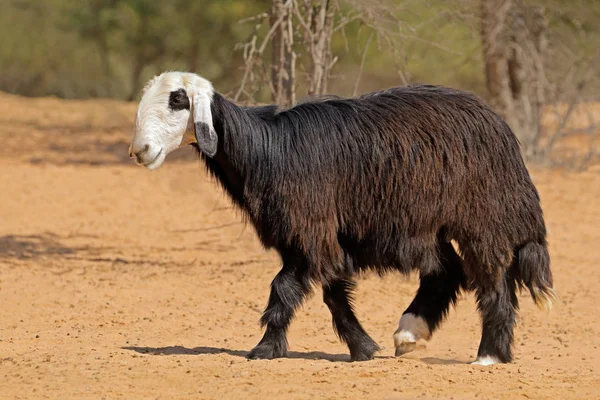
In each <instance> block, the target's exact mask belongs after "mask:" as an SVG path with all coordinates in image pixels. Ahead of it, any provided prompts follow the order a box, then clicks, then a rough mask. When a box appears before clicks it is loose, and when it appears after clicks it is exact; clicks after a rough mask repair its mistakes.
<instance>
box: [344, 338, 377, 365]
mask: <svg viewBox="0 0 600 400" xmlns="http://www.w3.org/2000/svg"><path fill="white" fill-rule="evenodd" d="M349 347H350V361H352V362H354V361H369V360H372V359H373V358H374V356H375V353H377V352H378V351H379V350H380V349H379V346H378V345H377V343H375V342H374V341H373V339H371V338H370V337H368V336H366V337H364V338H363V339H362V340H361V341H359V342H358V343H357V344H354V345H353V346H349Z"/></svg>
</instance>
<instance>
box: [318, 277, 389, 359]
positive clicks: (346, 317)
mask: <svg viewBox="0 0 600 400" xmlns="http://www.w3.org/2000/svg"><path fill="white" fill-rule="evenodd" d="M353 289H354V282H352V281H350V280H345V279H340V280H335V281H333V282H331V283H329V284H326V285H324V286H323V301H324V302H325V304H327V307H329V310H330V311H331V315H332V317H333V327H334V329H335V331H336V333H337V335H338V336H339V337H340V339H341V340H342V341H343V342H344V343H346V344H347V345H348V348H349V349H350V360H351V361H366V360H371V359H372V358H373V355H374V354H375V352H376V351H378V350H379V346H377V343H375V342H374V341H373V339H371V337H370V336H369V335H368V334H367V332H365V330H364V329H363V327H362V326H361V325H360V322H358V319H356V316H355V315H354V311H353V310H352V304H351V301H352V300H351V298H352V290H353Z"/></svg>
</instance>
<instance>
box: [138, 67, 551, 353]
mask: <svg viewBox="0 0 600 400" xmlns="http://www.w3.org/2000/svg"><path fill="white" fill-rule="evenodd" d="M190 143H191V144H192V145H193V146H195V147H196V148H197V149H198V150H199V152H200V153H201V155H202V159H203V160H204V161H205V163H206V166H207V168H208V171H209V172H210V173H211V174H212V175H213V176H215V177H216V178H217V180H218V181H219V182H220V183H221V185H222V186H223V187H224V189H225V190H226V192H227V193H228V194H229V195H230V197H231V198H232V200H233V202H234V203H235V204H236V205H237V206H238V207H239V208H240V209H241V210H242V211H243V212H244V214H245V215H246V216H247V217H248V219H249V220H250V221H251V222H252V225H253V226H254V227H255V229H256V232H257V234H258V237H259V238H260V240H261V242H262V244H263V245H264V246H265V248H275V249H276V250H277V251H278V252H279V254H280V255H281V259H282V262H283V267H282V269H281V271H280V272H279V273H278V274H277V276H276V277H275V279H274V280H273V282H272V284H271V294H270V297H269V302H268V305H267V308H266V310H265V312H264V314H263V316H262V318H261V323H262V325H263V326H265V327H266V331H265V334H264V337H263V338H262V340H261V341H260V343H259V344H258V345H257V346H256V347H255V348H254V349H253V350H252V351H251V352H250V353H249V355H248V357H249V358H266V359H271V358H276V357H284V356H285V355H286V351H287V339H286V331H287V328H288V326H289V323H290V321H291V320H292V318H293V315H294V311H295V309H296V308H297V307H298V306H299V305H300V304H301V303H302V301H303V299H304V298H305V296H306V295H307V294H308V293H309V292H310V291H311V286H312V285H313V284H319V285H321V286H322V288H323V298H324V301H325V303H326V304H327V306H328V307H329V309H330V310H331V313H332V315H333V323H334V327H335V330H336V332H337V334H338V335H339V337H340V338H341V340H343V341H344V342H345V343H346V344H347V345H348V347H349V349H350V354H351V359H352V360H355V361H359V360H368V359H371V358H372V357H373V355H374V353H375V352H376V351H377V350H378V349H379V348H378V346H377V344H376V343H375V342H374V341H373V340H372V339H371V338H370V337H369V335H368V334H367V333H366V332H365V331H364V329H363V328H362V327H361V325H360V323H359V322H358V320H357V319H356V317H355V315H354V312H353V310H352V291H353V289H354V285H355V284H354V280H353V276H354V275H355V274H356V273H358V272H360V271H363V270H369V269H373V270H376V271H378V272H380V273H383V272H386V271H391V270H397V271H400V272H401V273H404V274H408V273H410V272H411V271H413V270H418V271H419V273H420V278H421V284H420V287H419V290H418V292H417V295H416V296H415V298H414V300H413V302H412V303H411V304H410V306H409V307H408V308H407V309H406V311H405V312H404V314H403V316H402V318H401V320H400V326H399V328H398V330H397V331H396V333H395V334H394V339H395V345H396V354H397V355H400V354H403V353H405V352H407V351H410V350H412V349H414V347H415V343H416V341H417V340H419V339H429V337H430V336H431V334H432V333H433V331H434V330H435V329H436V328H437V327H438V326H439V324H440V323H441V321H442V320H443V318H444V316H445V315H446V314H447V312H448V309H449V307H450V304H454V303H455V302H456V300H457V294H458V293H459V291H460V290H461V289H462V290H474V291H475V292H476V296H477V304H478V308H479V311H480V312H481V315H482V321H483V332H482V339H481V343H480V346H479V351H478V357H477V361H476V362H477V363H479V364H491V363H496V362H510V361H511V359H512V353H511V345H512V342H513V325H514V322H515V312H516V309H517V308H518V304H517V296H516V289H517V287H527V288H528V289H529V291H530V293H531V295H532V297H533V299H534V300H535V301H536V303H538V304H539V305H544V306H550V305H551V301H552V299H553V297H554V291H553V290H552V284H553V282H552V273H551V271H550V259H549V255H548V250H547V246H546V229H545V225H544V220H543V216H542V210H541V208H540V204H539V196H538V193H537V191H536V189H535V187H534V185H533V183H532V182H531V179H530V176H529V173H528V171H527V169H526V167H525V164H524V163H523V159H522V157H521V154H520V151H519V143H518V141H517V139H516V137H515V135H514V134H513V132H512V131H511V130H510V128H509V127H508V125H507V124H506V123H505V122H504V120H503V119H502V118H501V117H499V116H498V115H497V114H496V113H494V111H492V110H491V109H490V108H489V107H488V106H486V105H485V104H484V103H483V102H482V101H481V100H479V99H478V98H476V97H475V96H474V95H472V94H470V93H467V92H463V91H459V90H454V89H449V88H444V87H438V86H429V85H416V86H409V87H398V88H391V89H387V90H384V91H380V92H375V93H371V94H367V95H364V96H360V97H358V98H350V99H345V98H337V97H331V98H324V99H315V100H310V101H307V102H304V103H301V104H298V105H296V106H294V107H292V108H290V109H288V110H278V109H277V107H275V106H266V107H256V108H252V107H239V106H237V105H235V104H233V103H232V102H230V101H228V100H227V99H225V98H224V97H223V96H221V95H220V94H218V93H216V92H214V91H213V89H212V85H211V84H210V83H209V82H208V81H206V80H205V79H203V78H201V77H199V76H197V75H194V74H187V73H179V72H168V73H164V74H162V75H160V76H158V77H156V78H154V79H153V80H152V81H151V82H150V83H149V84H148V85H147V87H146V88H145V89H144V95H143V97H142V100H141V102H140V105H139V108H138V112H137V119H136V130H135V135H134V140H133V143H132V147H131V151H132V154H135V157H136V158H137V160H138V162H139V163H141V164H143V165H146V166H148V167H149V168H151V169H153V168H156V167H158V166H160V165H161V164H162V162H163V161H164V158H165V156H166V154H167V153H169V152H170V151H172V150H174V149H175V148H177V147H179V146H181V145H185V144H190ZM452 240H454V241H455V242H456V243H458V247H459V249H460V253H461V255H460V256H459V255H458V254H457V252H456V251H455V248H454V247H453V245H452V244H451V241H452Z"/></svg>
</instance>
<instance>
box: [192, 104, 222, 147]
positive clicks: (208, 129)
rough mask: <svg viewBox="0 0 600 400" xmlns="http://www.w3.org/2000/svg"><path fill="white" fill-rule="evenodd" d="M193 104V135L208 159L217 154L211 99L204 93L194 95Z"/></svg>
mask: <svg viewBox="0 0 600 400" xmlns="http://www.w3.org/2000/svg"><path fill="white" fill-rule="evenodd" d="M193 102H194V133H195V135H196V142H198V147H199V148H200V150H202V152H203V153H204V154H206V155H207V156H208V157H214V155H215V154H216V153H217V142H218V139H217V133H216V132H215V128H214V127H213V122H212V113H211V111H210V103H211V99H210V97H209V96H208V94H206V93H200V94H196V95H195V96H194V98H193Z"/></svg>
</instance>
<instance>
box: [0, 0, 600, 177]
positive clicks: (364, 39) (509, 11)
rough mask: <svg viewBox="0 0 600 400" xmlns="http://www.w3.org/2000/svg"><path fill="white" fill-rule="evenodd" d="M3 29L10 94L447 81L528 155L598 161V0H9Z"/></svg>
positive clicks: (250, 90)
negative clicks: (179, 73) (477, 100)
mask: <svg viewBox="0 0 600 400" xmlns="http://www.w3.org/2000/svg"><path fill="white" fill-rule="evenodd" d="M0 29H1V30H2V32H1V34H0V91H4V92H7V93H13V94H19V95H23V96H57V97H60V98H72V99H87V98H96V97H102V98H114V99H121V100H129V101H132V100H136V99H138V98H139V96H140V92H141V88H142V87H143V85H144V83H145V82H146V81H147V80H148V79H149V78H151V77H152V76H153V75H155V74H157V73H160V72H161V71H164V70H187V71H193V72H197V73H199V74H201V75H203V76H204V77H206V78H207V79H209V80H211V81H212V82H213V83H214V85H215V87H216V88H217V90H219V91H220V92H221V93H223V94H225V95H226V96H228V97H230V98H232V99H234V100H236V101H238V102H244V103H264V102H277V103H279V104H281V105H283V106H289V105H291V104H293V103H294V102H296V101H298V100H300V99H302V98H305V97H306V96H309V95H318V94H322V93H335V94H340V95H355V94H360V93H364V92H368V91H372V90H377V89H382V88H385V87H389V86H395V85H405V84H410V83H415V82H420V83H432V84H442V85H448V86H453V87H457V88H462V89H466V90H470V91H473V92H475V93H477V94H478V95H480V96H483V97H484V98H485V99H486V100H488V101H489V102H490V103H491V104H492V105H493V106H494V107H495V108H496V109H497V110H498V111H499V112H501V113H502V114H503V115H504V116H505V117H506V118H507V120H508V122H509V124H510V125H511V126H512V127H513V130H515V132H516V133H517V135H518V136H519V138H520V139H521V142H522V144H523V148H524V155H525V156H526V157H527V159H528V160H530V161H537V162H547V161H548V160H549V159H551V157H552V154H553V153H555V152H556V151H559V150H560V149H561V148H562V146H563V144H565V143H566V142H568V140H567V139H569V138H573V137H576V139H573V140H575V141H577V142H578V143H577V148H578V149H580V150H583V152H582V153H578V154H577V156H575V155H573V154H572V153H573V152H572V151H571V150H572V149H571V150H569V151H567V153H568V154H563V156H562V157H561V160H562V161H561V162H562V163H566V164H573V163H574V161H573V160H572V159H573V158H574V157H575V158H577V159H578V162H575V164H576V166H577V168H581V167H585V166H587V165H588V164H589V163H590V162H592V160H593V159H594V158H595V150H594V149H593V147H594V146H595V144H594V142H595V139H594V137H595V136H597V135H596V133H597V127H598V126H597V123H598V120H599V119H600V111H599V110H598V109H597V108H596V107H595V103H594V102H595V101H597V100H598V97H600V68H598V65H600V1H598V0H531V1H528V0H452V1H448V0H377V1H375V0H254V1H248V0H218V1H215V0H213V1H210V0H196V1H190V0H173V1H157V0H2V1H0ZM582 104H585V106H582ZM590 138H591V139H590ZM582 141H583V142H585V143H584V144H582V143H580V142H582ZM588 142H589V143H588ZM563 150H564V149H563ZM561 151H562V150H561ZM565 157H566V159H568V160H567V161H565ZM556 162H559V161H557V160H555V161H554V163H556Z"/></svg>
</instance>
